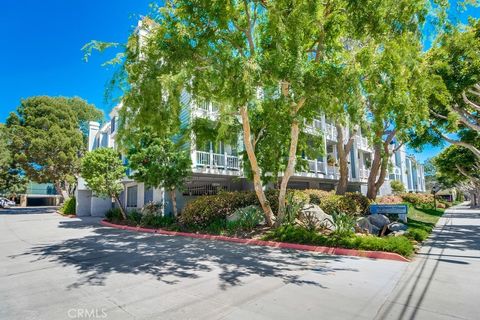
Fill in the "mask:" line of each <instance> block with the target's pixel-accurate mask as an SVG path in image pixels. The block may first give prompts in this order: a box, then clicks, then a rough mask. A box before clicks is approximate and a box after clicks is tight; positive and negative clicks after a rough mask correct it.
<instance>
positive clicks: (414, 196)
mask: <svg viewBox="0 0 480 320" xmlns="http://www.w3.org/2000/svg"><path fill="white" fill-rule="evenodd" d="M400 197H401V198H402V199H403V201H404V202H408V203H410V204H413V205H414V206H419V205H427V206H433V195H432V194H428V193H403V194H400Z"/></svg>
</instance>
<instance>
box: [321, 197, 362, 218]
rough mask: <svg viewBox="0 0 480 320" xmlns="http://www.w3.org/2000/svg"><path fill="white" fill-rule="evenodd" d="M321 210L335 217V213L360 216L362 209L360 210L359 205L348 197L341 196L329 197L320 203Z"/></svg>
mask: <svg viewBox="0 0 480 320" xmlns="http://www.w3.org/2000/svg"><path fill="white" fill-rule="evenodd" d="M319 207H320V208H322V210H323V211H325V213H326V214H329V215H333V214H335V213H345V214H349V215H356V214H360V213H361V211H362V209H361V208H359V206H358V205H357V203H356V202H355V201H354V200H352V199H350V198H348V197H346V196H339V195H335V194H332V195H329V196H328V197H326V198H323V199H322V200H321V201H320V205H319Z"/></svg>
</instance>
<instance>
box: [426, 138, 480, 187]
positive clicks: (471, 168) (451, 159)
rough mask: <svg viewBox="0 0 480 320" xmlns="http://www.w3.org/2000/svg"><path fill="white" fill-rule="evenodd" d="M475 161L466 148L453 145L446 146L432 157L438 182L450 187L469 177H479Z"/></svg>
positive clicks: (467, 179)
mask: <svg viewBox="0 0 480 320" xmlns="http://www.w3.org/2000/svg"><path fill="white" fill-rule="evenodd" d="M477 161H478V160H477V158H476V157H475V155H474V154H473V153H472V152H471V151H470V150H468V149H465V148H463V147H460V146H455V145H451V146H449V147H447V148H446V149H444V150H442V152H440V153H439V154H438V155H437V156H436V157H435V158H434V159H433V163H434V165H435V168H436V169H437V175H436V177H437V180H438V182H439V183H441V184H442V185H443V186H445V187H447V188H450V187H454V186H456V185H457V184H459V183H462V182H466V181H469V180H470V179H471V177H480V175H479V173H478V169H477Z"/></svg>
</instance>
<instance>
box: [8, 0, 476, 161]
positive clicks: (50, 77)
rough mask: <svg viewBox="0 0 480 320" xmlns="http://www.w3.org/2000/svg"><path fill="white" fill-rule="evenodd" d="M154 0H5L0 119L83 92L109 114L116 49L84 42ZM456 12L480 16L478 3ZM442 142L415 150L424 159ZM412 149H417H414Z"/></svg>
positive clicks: (111, 37) (130, 21) (130, 19)
mask: <svg viewBox="0 0 480 320" xmlns="http://www.w3.org/2000/svg"><path fill="white" fill-rule="evenodd" d="M150 2H151V0H95V1H94V0H42V1H38V0H23V1H19V0H1V1H0V39H2V40H1V41H2V42H1V43H2V46H1V50H0V122H4V121H5V119H6V118H7V116H8V114H9V113H10V112H11V111H14V110H15V109H16V108H17V106H18V105H19V103H20V100H21V99H22V98H27V97H29V96H34V95H50V96H58V95H62V96H79V97H82V98H83V99H85V100H87V101H88V102H89V103H93V104H94V105H95V106H97V107H98V108H100V109H102V110H104V112H105V114H108V112H109V110H110V109H111V108H112V107H113V103H114V102H112V101H110V102H108V101H105V98H104V93H105V86H106V84H107V82H108V81H109V80H110V79H111V77H112V74H113V72H114V70H113V69H112V68H109V69H108V68H105V67H102V66H101V64H102V63H103V62H105V61H106V60H108V59H109V58H111V57H112V54H109V53H105V54H103V55H102V54H99V53H94V54H93V56H92V58H91V59H90V60H89V62H88V63H86V62H84V61H83V59H82V58H83V53H82V51H81V48H82V47H83V45H85V44H86V43H88V42H89V41H91V40H101V41H112V42H120V43H124V42H125V41H126V40H127V38H128V36H129V34H130V33H131V32H132V31H133V29H134V28H135V26H136V23H137V21H138V19H139V18H140V16H141V15H144V14H146V13H148V11H149V3H150ZM451 14H452V15H455V16H457V17H459V18H460V19H461V20H462V21H465V20H466V17H467V16H469V15H472V16H476V17H480V9H479V8H471V9H469V10H468V11H467V12H464V13H462V14H460V13H458V11H457V10H456V9H455V8H453V9H452V11H451ZM440 150H441V148H434V147H431V146H427V147H425V148H424V150H422V152H421V153H418V154H416V156H417V158H418V159H419V160H420V161H421V162H423V161H424V160H425V159H427V158H430V157H432V156H434V155H436V154H437V153H438V152H439V151H440ZM411 152H412V153H413V151H412V150H411Z"/></svg>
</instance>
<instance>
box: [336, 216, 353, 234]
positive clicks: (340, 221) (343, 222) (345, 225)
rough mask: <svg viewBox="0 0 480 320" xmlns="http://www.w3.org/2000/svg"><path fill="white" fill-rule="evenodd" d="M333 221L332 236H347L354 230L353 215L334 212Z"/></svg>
mask: <svg viewBox="0 0 480 320" xmlns="http://www.w3.org/2000/svg"><path fill="white" fill-rule="evenodd" d="M332 217H333V223H334V224H335V231H334V232H333V235H334V236H340V237H344V236H348V235H351V234H353V233H354V232H355V224H356V220H355V218H354V217H353V216H351V215H348V214H345V213H334V214H333V216H332Z"/></svg>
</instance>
